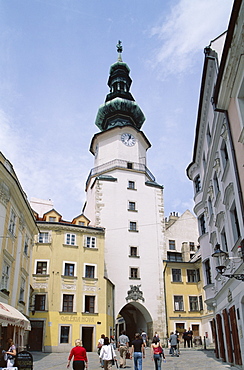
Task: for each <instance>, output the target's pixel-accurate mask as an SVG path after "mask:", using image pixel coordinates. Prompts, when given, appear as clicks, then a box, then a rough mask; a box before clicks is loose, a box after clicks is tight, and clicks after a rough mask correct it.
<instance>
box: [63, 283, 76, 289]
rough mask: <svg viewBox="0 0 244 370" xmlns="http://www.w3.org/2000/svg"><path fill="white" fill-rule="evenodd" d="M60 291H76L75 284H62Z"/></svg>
mask: <svg viewBox="0 0 244 370" xmlns="http://www.w3.org/2000/svg"><path fill="white" fill-rule="evenodd" d="M62 290H76V285H75V284H62Z"/></svg>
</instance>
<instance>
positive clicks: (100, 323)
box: [29, 204, 114, 352]
mask: <svg viewBox="0 0 244 370" xmlns="http://www.w3.org/2000/svg"><path fill="white" fill-rule="evenodd" d="M32 205H33V206H34V207H35V209H37V207H36V204H35V205H34V204H32ZM36 219H37V225H38V228H39V234H38V236H37V239H36V241H35V245H34V250H33V259H32V269H31V271H32V281H31V284H32V289H33V290H32V292H31V305H30V310H31V313H30V321H31V327H32V330H31V333H30V338H29V345H30V349H31V350H42V351H44V352H62V351H69V350H70V348H71V346H72V345H73V343H74V341H75V339H77V338H81V339H82V341H83V344H84V346H85V348H86V349H87V350H88V351H94V350H95V349H96V344H97V341H98V339H99V338H100V336H101V334H106V335H112V334H113V327H114V322H113V304H114V299H113V289H114V287H113V284H112V283H111V282H110V281H109V280H108V279H107V278H105V277H104V236H105V230H104V229H103V228H101V227H90V226H89V220H88V219H87V218H86V217H85V216H84V215H80V216H78V217H76V218H74V219H73V220H72V221H71V222H67V221H64V220H62V216H61V215H60V214H59V213H58V212H56V211H55V210H54V209H52V210H50V211H48V212H46V213H45V214H43V215H41V217H40V215H38V214H36Z"/></svg>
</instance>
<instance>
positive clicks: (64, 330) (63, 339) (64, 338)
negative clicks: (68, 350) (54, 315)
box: [60, 326, 70, 343]
mask: <svg viewBox="0 0 244 370" xmlns="http://www.w3.org/2000/svg"><path fill="white" fill-rule="evenodd" d="M69 333H70V326H61V328H60V343H69Z"/></svg>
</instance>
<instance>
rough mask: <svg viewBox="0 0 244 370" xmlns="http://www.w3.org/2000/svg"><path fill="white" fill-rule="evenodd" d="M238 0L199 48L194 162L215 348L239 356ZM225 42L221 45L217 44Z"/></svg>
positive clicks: (243, 267) (243, 212) (242, 229)
mask: <svg viewBox="0 0 244 370" xmlns="http://www.w3.org/2000/svg"><path fill="white" fill-rule="evenodd" d="M243 11H244V10H243V2H242V1H235V2H234V4H233V10H232V14H231V18H230V23H229V27H228V31H227V33H225V34H223V35H221V36H220V37H219V38H217V39H215V40H214V41H213V42H211V44H210V46H208V47H207V48H205V60H204V68H203V75H202V83H201V90H200V100H199V108H198V118H197V125H196V134H195V143H194V153H193V160H192V163H191V164H190V165H189V166H188V168H187V174H188V177H189V178H190V179H191V180H192V181H193V184H194V190H195V197H194V200H195V208H194V211H195V213H196V215H197V217H198V222H199V231H200V237H199V243H200V246H201V253H202V262H203V275H204V290H205V294H206V304H207V305H209V306H211V307H212V309H213V310H214V318H213V320H212V321H211V325H212V331H213V336H214V339H215V346H216V348H215V350H216V356H217V357H218V358H220V359H222V360H223V361H224V362H229V363H231V364H236V365H239V366H243V363H244V351H243V348H244V339H243V330H244V294H243V281H240V279H243V280H244V275H243V274H244V263H243V247H244V245H243V238H244V222H243V216H244V209H243V158H244V151H243V137H242V134H243V91H242V87H243V47H244V43H243V16H244V13H243ZM221 44H222V45H223V47H222V48H220V47H219V46H220V45H221Z"/></svg>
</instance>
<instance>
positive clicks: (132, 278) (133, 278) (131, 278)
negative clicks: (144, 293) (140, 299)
mask: <svg viewBox="0 0 244 370" xmlns="http://www.w3.org/2000/svg"><path fill="white" fill-rule="evenodd" d="M129 279H130V280H141V278H135V277H129Z"/></svg>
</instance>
